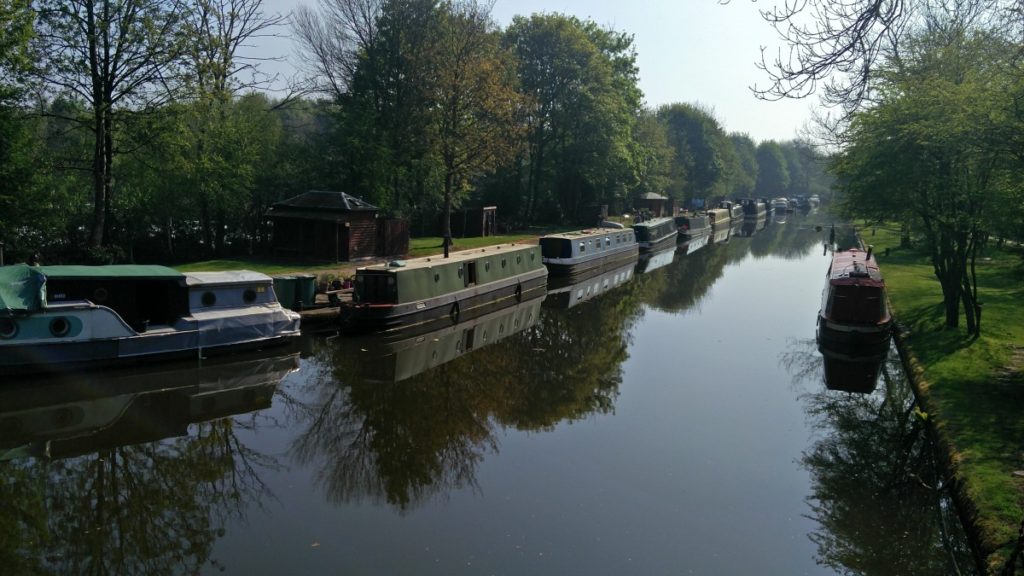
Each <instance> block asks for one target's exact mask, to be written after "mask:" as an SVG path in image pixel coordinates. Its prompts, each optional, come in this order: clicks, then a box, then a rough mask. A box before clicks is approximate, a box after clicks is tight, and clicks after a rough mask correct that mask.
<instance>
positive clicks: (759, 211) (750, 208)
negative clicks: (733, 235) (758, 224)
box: [739, 198, 768, 220]
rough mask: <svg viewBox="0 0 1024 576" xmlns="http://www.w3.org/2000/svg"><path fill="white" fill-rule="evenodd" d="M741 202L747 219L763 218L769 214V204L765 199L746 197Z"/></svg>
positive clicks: (744, 216)
mask: <svg viewBox="0 0 1024 576" xmlns="http://www.w3.org/2000/svg"><path fill="white" fill-rule="evenodd" d="M739 203H740V208H742V209H743V218H744V219H745V220H761V219H764V218H766V217H767V216H768V205H767V204H765V202H764V201H763V200H760V199H758V200H755V199H753V198H744V199H742V200H740V201H739Z"/></svg>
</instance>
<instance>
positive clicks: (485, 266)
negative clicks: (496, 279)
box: [484, 260, 491, 272]
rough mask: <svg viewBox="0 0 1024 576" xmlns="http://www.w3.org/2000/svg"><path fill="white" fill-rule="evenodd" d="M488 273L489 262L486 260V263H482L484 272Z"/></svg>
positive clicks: (489, 268)
mask: <svg viewBox="0 0 1024 576" xmlns="http://www.w3.org/2000/svg"><path fill="white" fill-rule="evenodd" d="M490 271H491V261H490V260H488V261H487V262H484V272H490Z"/></svg>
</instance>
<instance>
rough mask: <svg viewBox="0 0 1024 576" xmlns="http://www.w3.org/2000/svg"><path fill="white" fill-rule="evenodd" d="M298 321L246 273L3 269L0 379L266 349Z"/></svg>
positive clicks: (290, 333) (262, 279)
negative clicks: (12, 374)
mask: <svg viewBox="0 0 1024 576" xmlns="http://www.w3.org/2000/svg"><path fill="white" fill-rule="evenodd" d="M297 336H299V315H298V314H297V313H295V312H292V311H290V310H286V309H284V308H283V307H281V305H280V304H279V303H278V301H277V298H276V296H275V294H274V286H273V280H272V279H271V278H270V277H269V276H266V275H264V274H260V273H257V272H249V271H244V270H243V271H237V272H195V273H188V274H183V273H181V272H178V271H177V270H174V269H171V268H166V267H163V266H138V265H121V266H27V265H16V266H6V267H3V268H0V371H4V372H25V371H39V372H47V371H57V370H61V369H67V368H68V367H70V366H82V365H89V366H96V365H101V366H106V365H111V364H117V363H124V362H138V361H143V360H146V361H148V360H150V359H163V358H173V357H187V356H203V355H209V354H216V353H223V352H233V351H239V350H243V349H251V348H262V347H266V346H270V345H274V344H281V343H283V342H285V341H287V340H290V339H292V338H295V337H297Z"/></svg>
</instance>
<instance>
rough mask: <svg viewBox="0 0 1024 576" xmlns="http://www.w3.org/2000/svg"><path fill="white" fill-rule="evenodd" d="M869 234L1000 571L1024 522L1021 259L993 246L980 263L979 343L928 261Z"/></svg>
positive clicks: (892, 239)
mask: <svg viewBox="0 0 1024 576" xmlns="http://www.w3.org/2000/svg"><path fill="white" fill-rule="evenodd" d="M861 235H862V238H863V240H864V241H865V242H866V243H869V244H873V245H874V247H875V253H876V254H878V255H879V257H878V260H879V265H880V267H881V269H882V273H883V275H884V276H885V279H886V285H887V286H888V290H889V297H890V300H891V302H892V306H893V309H894V313H895V316H896V319H897V321H898V322H900V323H901V324H902V325H904V326H905V327H906V329H907V331H908V339H907V343H908V345H909V347H910V348H911V350H912V351H913V353H914V355H915V356H916V357H917V359H918V360H919V361H920V364H921V367H922V369H923V376H924V383H925V384H924V385H925V390H923V392H924V393H925V394H926V395H927V396H928V397H929V398H930V402H929V409H930V410H931V411H932V413H931V414H930V417H931V418H932V420H933V422H934V423H935V424H936V425H937V426H938V427H940V428H941V430H942V433H943V434H944V435H945V436H946V437H947V438H948V439H949V440H950V442H951V443H952V445H953V448H954V453H953V455H952V458H953V462H954V464H955V466H956V474H957V475H958V477H959V479H960V480H961V481H962V482H963V485H964V487H965V489H966V493H967V495H968V497H969V498H970V499H971V501H972V502H973V503H974V505H975V506H976V509H977V513H978V519H977V524H978V526H979V528H980V534H979V536H980V545H981V547H982V552H983V553H985V554H989V570H990V572H992V573H995V572H998V570H1000V569H1001V568H1002V566H1003V564H1004V563H1005V562H1006V558H1007V556H1008V555H1009V553H1010V551H1011V550H1012V547H1013V545H1014V544H1015V543H1016V541H1017V537H1018V530H1019V529H1020V525H1021V520H1022V518H1024V477H1021V474H1020V471H1024V418H1022V414H1024V379H1022V370H1024V281H1022V280H1024V267H1022V259H1021V252H1020V251H1019V249H1013V250H1010V249H1003V248H996V247H992V248H989V249H988V250H986V252H985V254H984V259H981V258H979V262H978V268H977V271H978V284H979V301H980V302H981V303H982V304H983V306H984V312H983V314H982V335H981V337H980V338H977V339H972V338H969V337H967V335H966V330H965V329H964V328H963V327H961V328H960V329H958V330H949V329H945V328H944V319H945V317H944V312H943V307H942V292H941V289H940V287H939V284H938V281H937V280H936V279H935V275H934V273H933V272H932V267H931V264H930V263H929V261H928V258H927V257H926V256H924V255H922V254H921V253H919V252H917V251H915V250H913V249H900V248H899V238H898V235H897V233H896V231H894V230H883V229H878V231H877V233H876V234H875V235H874V236H872V234H871V231H870V230H865V231H862V234H861ZM887 248H888V249H889V250H890V252H889V254H888V255H886V254H885V251H886V249H887ZM1018 562H1019V560H1018Z"/></svg>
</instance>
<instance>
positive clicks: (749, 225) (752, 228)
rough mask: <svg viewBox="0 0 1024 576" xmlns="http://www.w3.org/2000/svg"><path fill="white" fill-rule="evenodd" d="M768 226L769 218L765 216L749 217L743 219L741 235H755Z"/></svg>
mask: <svg viewBox="0 0 1024 576" xmlns="http://www.w3.org/2000/svg"><path fill="white" fill-rule="evenodd" d="M766 226H768V219H767V218H766V217H764V216H761V217H759V218H757V219H751V218H748V219H746V220H744V221H743V226H742V228H740V235H741V236H746V237H750V236H753V235H754V234H757V233H758V232H760V231H762V230H764V229H765V227H766Z"/></svg>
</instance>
